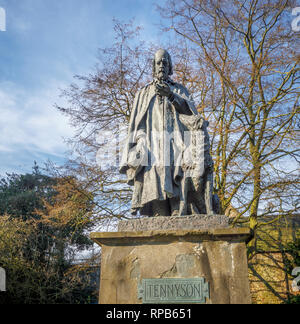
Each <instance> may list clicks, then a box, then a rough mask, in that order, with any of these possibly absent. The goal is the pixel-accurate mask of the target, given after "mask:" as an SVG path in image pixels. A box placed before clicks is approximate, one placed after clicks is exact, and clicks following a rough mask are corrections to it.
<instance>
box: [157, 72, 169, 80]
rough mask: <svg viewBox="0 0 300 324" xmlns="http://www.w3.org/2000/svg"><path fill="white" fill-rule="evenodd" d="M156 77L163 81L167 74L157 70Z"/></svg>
mask: <svg viewBox="0 0 300 324" xmlns="http://www.w3.org/2000/svg"><path fill="white" fill-rule="evenodd" d="M156 78H157V79H158V80H160V81H165V80H167V79H168V75H167V73H166V72H165V71H159V72H158V73H156Z"/></svg>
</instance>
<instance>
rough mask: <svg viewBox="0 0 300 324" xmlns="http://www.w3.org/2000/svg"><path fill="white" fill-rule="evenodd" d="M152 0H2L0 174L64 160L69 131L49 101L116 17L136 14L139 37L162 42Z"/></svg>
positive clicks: (108, 33) (104, 38)
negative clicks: (139, 26) (50, 161)
mask: <svg viewBox="0 0 300 324" xmlns="http://www.w3.org/2000/svg"><path fill="white" fill-rule="evenodd" d="M155 1H156V0H113V1H112V0H85V1H82V0H59V1H58V0H0V7H1V8H4V10H5V12H6V31H0V175H4V174H5V172H27V171H30V170H31V167H32V165H33V161H34V160H36V161H37V162H38V163H39V164H43V162H45V161H47V159H50V160H52V161H54V162H57V163H62V162H63V161H64V159H65V158H66V154H65V152H66V150H67V146H66V145H65V143H64V141H63V138H68V137H70V136H72V134H73V132H74V130H73V129H72V128H71V127H70V126H69V125H68V120H67V119H66V118H65V117H63V116H62V115H61V114H60V113H59V112H58V111H56V109H55V108H54V104H55V103H57V104H62V105H63V100H64V99H62V98H60V97H59V94H60V89H65V88H67V87H68V85H69V84H70V83H71V82H72V79H73V76H74V75H76V74H79V75H86V74H88V73H89V72H90V71H91V70H92V69H93V67H94V65H95V63H96V56H97V49H98V48H100V47H101V48H104V47H107V46H110V44H111V43H112V42H113V38H114V34H113V21H112V20H113V18H116V19H119V20H121V21H124V22H127V21H128V20H129V19H132V18H135V23H136V24H137V25H141V26H143V28H144V30H143V38H144V39H146V40H151V41H153V42H156V43H159V42H160V41H161V39H160V37H161V34H160V32H159V29H158V27H156V24H157V23H158V22H159V20H160V18H159V15H158V13H157V12H156V11H155V5H154V3H155Z"/></svg>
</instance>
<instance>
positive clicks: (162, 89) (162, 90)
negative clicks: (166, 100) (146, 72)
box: [156, 83, 172, 97]
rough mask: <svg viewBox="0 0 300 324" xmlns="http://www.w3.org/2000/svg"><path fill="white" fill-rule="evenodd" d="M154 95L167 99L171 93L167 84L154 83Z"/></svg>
mask: <svg viewBox="0 0 300 324" xmlns="http://www.w3.org/2000/svg"><path fill="white" fill-rule="evenodd" d="M156 93H157V94H158V95H160V96H163V97H169V96H170V95H171V93H172V91H171V89H170V87H169V86H168V84H167V83H156Z"/></svg>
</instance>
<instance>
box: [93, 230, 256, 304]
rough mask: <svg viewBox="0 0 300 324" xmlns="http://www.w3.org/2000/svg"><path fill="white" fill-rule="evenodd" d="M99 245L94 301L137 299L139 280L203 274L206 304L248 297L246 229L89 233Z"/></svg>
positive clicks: (244, 301)
mask: <svg viewBox="0 0 300 324" xmlns="http://www.w3.org/2000/svg"><path fill="white" fill-rule="evenodd" d="M91 238H92V239H93V240H94V241H95V242H96V243H98V244H99V245H100V246H101V247H102V260H101V281H100V299H99V301H100V303H101V304H140V303H142V300H141V299H139V296H138V287H139V284H140V283H141V281H142V280H143V279H158V278H182V279H188V278H204V279H205V281H206V282H208V284H209V295H210V297H209V299H207V300H206V303H208V304H240V303H241V304H247V303H250V302H251V299H250V289H249V280H248V265H247V258H246V245H245V242H246V241H247V240H248V239H249V238H250V231H249V230H248V229H244V228H240V229H229V228H226V229H210V230H173V231H172V230H160V231H136V232H110V233H107V232H106V233H92V234H91Z"/></svg>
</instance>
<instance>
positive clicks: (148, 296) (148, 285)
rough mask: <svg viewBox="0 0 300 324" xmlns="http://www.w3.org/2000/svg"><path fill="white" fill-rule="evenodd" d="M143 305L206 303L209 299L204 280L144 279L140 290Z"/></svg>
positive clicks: (206, 284)
mask: <svg viewBox="0 0 300 324" xmlns="http://www.w3.org/2000/svg"><path fill="white" fill-rule="evenodd" d="M138 297H139V298H142V301H143V303H149V304H151V303H205V301H206V299H205V298H209V289H208V283H205V282H204V278H189V279H180V278H162V279H143V280H142V283H141V284H140V285H139V288H138Z"/></svg>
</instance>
